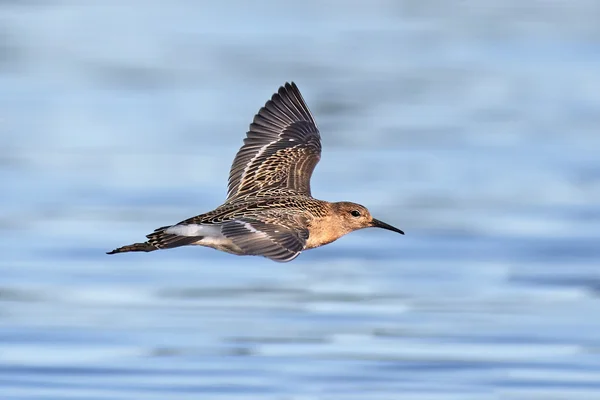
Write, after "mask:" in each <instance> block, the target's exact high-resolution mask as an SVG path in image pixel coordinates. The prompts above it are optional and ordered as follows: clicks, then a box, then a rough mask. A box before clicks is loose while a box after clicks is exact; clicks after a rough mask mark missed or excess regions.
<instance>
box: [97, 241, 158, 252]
mask: <svg viewBox="0 0 600 400" xmlns="http://www.w3.org/2000/svg"><path fill="white" fill-rule="evenodd" d="M154 250H158V247H156V246H154V245H151V244H150V243H148V242H144V243H134V244H130V245H127V246H123V247H119V248H117V249H114V250H113V251H109V252H108V253H106V254H117V253H127V252H129V251H146V252H148V251H154Z"/></svg>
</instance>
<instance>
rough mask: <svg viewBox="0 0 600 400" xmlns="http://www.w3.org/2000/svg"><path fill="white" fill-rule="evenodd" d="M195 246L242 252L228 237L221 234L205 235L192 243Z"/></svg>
mask: <svg viewBox="0 0 600 400" xmlns="http://www.w3.org/2000/svg"><path fill="white" fill-rule="evenodd" d="M192 244H194V245H197V246H205V247H212V248H213V249H217V250H221V251H224V252H226V253H231V254H236V255H243V254H244V252H243V251H242V249H240V248H239V247H238V246H236V245H235V244H234V243H233V242H232V241H231V240H230V239H228V238H226V237H225V236H223V235H220V236H206V237H203V238H202V239H200V240H198V241H197V242H194V243H192Z"/></svg>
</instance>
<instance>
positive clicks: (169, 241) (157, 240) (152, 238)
mask: <svg viewBox="0 0 600 400" xmlns="http://www.w3.org/2000/svg"><path fill="white" fill-rule="evenodd" d="M167 228H169V226H163V227H161V228H158V229H156V230H155V231H154V232H152V233H151V234H149V235H147V236H146V237H147V238H148V241H147V242H144V243H134V244H130V245H128V246H123V247H119V248H118V249H114V250H113V251H109V252H108V253H106V254H117V253H127V252H130V251H145V252H149V251H154V250H160V249H172V248H174V247H180V246H185V245H188V244H192V243H194V242H197V241H198V240H200V239H202V236H194V237H192V236H177V235H172V234H169V233H165V230H166V229H167Z"/></svg>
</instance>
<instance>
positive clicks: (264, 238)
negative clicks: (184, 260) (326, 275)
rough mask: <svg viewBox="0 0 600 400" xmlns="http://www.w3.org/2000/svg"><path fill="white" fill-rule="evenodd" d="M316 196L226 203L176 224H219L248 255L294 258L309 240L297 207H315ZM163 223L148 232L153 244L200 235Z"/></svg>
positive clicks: (186, 241) (183, 242) (165, 245)
mask: <svg viewBox="0 0 600 400" xmlns="http://www.w3.org/2000/svg"><path fill="white" fill-rule="evenodd" d="M318 203H319V201H318V200H315V199H305V198H303V199H299V198H298V197H296V198H290V197H286V198H281V199H277V198H275V199H273V198H265V199H258V200H253V201H250V202H234V203H225V204H224V205H222V206H221V207H219V208H217V209H215V210H213V211H211V212H209V213H206V214H202V215H198V216H196V217H192V218H189V219H186V220H185V221H181V222H180V223H178V224H177V225H190V224H197V225H213V226H219V227H220V229H221V234H222V235H223V236H225V237H227V238H228V239H230V240H231V241H232V242H233V243H234V244H235V245H237V246H238V247H239V248H240V249H242V251H243V252H244V253H245V254H247V255H260V256H264V257H267V258H270V259H271V260H274V261H279V262H287V261H291V260H293V259H294V258H296V257H297V256H298V255H299V254H300V252H302V250H304V246H305V244H306V241H307V240H308V229H307V228H306V221H305V220H303V218H305V217H303V214H302V213H301V212H299V211H302V209H304V208H306V207H315V206H317V205H318ZM169 227H170V226H163V227H161V228H158V229H156V230H155V231H154V232H153V233H151V234H149V235H147V238H148V243H149V244H150V245H152V246H155V247H156V248H159V249H162V248H171V247H178V246H182V245H186V244H191V243H193V242H195V241H197V240H199V239H201V237H188V236H178V235H174V234H169V233H167V232H166V229H168V228H169Z"/></svg>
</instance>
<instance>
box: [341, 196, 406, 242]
mask: <svg viewBox="0 0 600 400" xmlns="http://www.w3.org/2000/svg"><path fill="white" fill-rule="evenodd" d="M333 207H334V211H335V214H336V215H337V217H338V220H339V222H340V224H341V225H342V227H343V229H344V230H345V231H346V233H348V232H352V231H355V230H358V229H363V228H370V227H374V228H383V229H387V230H389V231H393V232H397V233H400V234H402V235H404V232H402V231H401V230H400V229H398V228H395V227H393V226H391V225H389V224H386V223H385V222H382V221H380V220H378V219H375V218H373V216H372V215H371V213H370V212H369V210H368V209H367V208H366V207H365V206H361V205H360V204H356V203H350V202H348V201H341V202H338V203H333Z"/></svg>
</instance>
